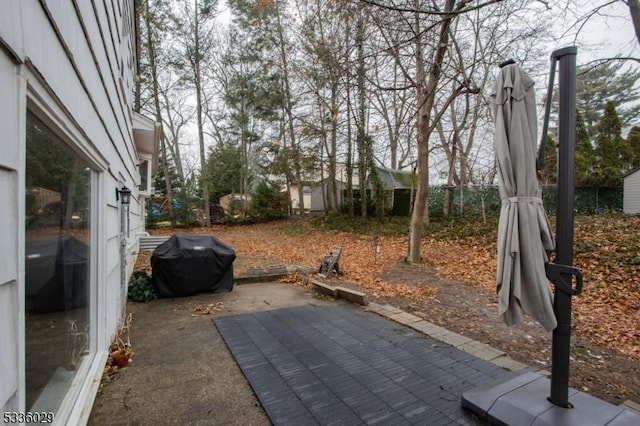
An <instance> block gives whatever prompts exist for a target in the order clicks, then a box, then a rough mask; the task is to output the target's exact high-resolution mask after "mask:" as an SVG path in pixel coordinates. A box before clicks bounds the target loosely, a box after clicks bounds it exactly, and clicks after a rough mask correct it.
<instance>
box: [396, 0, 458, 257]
mask: <svg viewBox="0 0 640 426" xmlns="http://www.w3.org/2000/svg"><path fill="white" fill-rule="evenodd" d="M453 5H454V0H447V1H446V4H445V8H444V11H445V13H447V12H451V11H452V10H453ZM453 17H454V15H451V14H450V15H445V16H444V17H443V20H442V23H441V24H440V34H439V36H438V43H437V46H438V47H437V48H436V52H435V55H434V57H433V61H432V64H431V71H430V72H429V80H428V82H427V84H426V87H425V85H424V81H425V76H424V58H423V56H424V55H423V52H422V45H421V42H422V39H421V37H416V61H417V64H416V65H417V71H416V80H417V83H418V87H417V91H418V118H417V120H418V122H417V132H418V135H417V136H418V137H417V139H418V192H417V194H416V199H415V201H414V206H413V213H412V215H411V224H410V235H409V253H408V256H407V262H409V263H418V262H420V261H421V247H420V243H421V242H422V233H423V230H424V226H425V225H426V226H428V225H429V209H428V206H427V201H428V198H429V145H428V144H429V134H428V130H429V120H430V117H431V111H432V110H433V106H434V103H435V97H436V88H437V87H438V82H439V80H440V75H441V72H442V70H441V67H442V64H443V61H444V55H445V54H446V53H447V50H448V42H449V27H450V26H451V21H452V19H453ZM415 21H416V29H417V31H416V33H417V34H420V33H421V32H420V31H419V22H420V16H419V14H418V13H416V15H415Z"/></svg>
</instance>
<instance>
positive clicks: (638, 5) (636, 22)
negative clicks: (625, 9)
mask: <svg viewBox="0 0 640 426" xmlns="http://www.w3.org/2000/svg"><path fill="white" fill-rule="evenodd" d="M627 4H628V5H629V14H630V15H631V20H632V21H633V29H634V30H635V33H636V40H637V41H638V43H639V44H640V1H639V0H627Z"/></svg>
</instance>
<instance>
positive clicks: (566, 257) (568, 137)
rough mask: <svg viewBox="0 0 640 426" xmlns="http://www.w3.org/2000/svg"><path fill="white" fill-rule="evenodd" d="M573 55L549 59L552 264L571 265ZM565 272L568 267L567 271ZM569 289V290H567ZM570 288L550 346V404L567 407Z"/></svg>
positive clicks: (568, 278) (569, 51) (558, 298)
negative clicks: (553, 102)
mask: <svg viewBox="0 0 640 426" xmlns="http://www.w3.org/2000/svg"><path fill="white" fill-rule="evenodd" d="M576 55H577V48H576V47H575V46H570V47H566V48H564V49H559V50H556V51H554V52H553V53H552V55H551V56H552V60H558V61H559V62H560V67H559V81H558V90H559V95H560V96H559V97H560V108H559V117H558V120H559V123H558V130H559V137H558V146H559V148H558V150H559V153H558V183H557V191H558V193H557V195H558V197H557V207H556V264H558V265H572V263H573V204H574V179H575V146H576ZM568 269H569V268H568ZM560 275H561V277H562V278H563V281H565V282H568V283H569V286H571V284H570V283H571V282H572V280H573V277H572V273H571V271H562V272H560ZM567 290H569V291H567ZM572 294H575V292H572V291H571V289H566V288H564V289H563V288H562V287H561V286H557V285H556V288H555V297H554V305H553V310H554V313H555V315H556V319H557V321H558V326H557V328H556V329H555V330H553V340H552V346H551V394H550V396H549V401H551V402H552V403H553V404H555V405H558V406H561V407H565V408H570V407H571V404H570V403H569V350H570V343H571V296H572Z"/></svg>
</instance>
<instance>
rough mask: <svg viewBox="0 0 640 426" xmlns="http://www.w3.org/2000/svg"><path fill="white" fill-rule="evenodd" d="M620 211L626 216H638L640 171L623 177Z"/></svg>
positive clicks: (639, 210)
mask: <svg viewBox="0 0 640 426" xmlns="http://www.w3.org/2000/svg"><path fill="white" fill-rule="evenodd" d="M623 185H624V190H623V194H624V195H623V201H622V211H623V212H624V213H626V214H640V169H637V170H634V171H632V172H631V173H628V174H627V175H626V176H625V177H624V184H623Z"/></svg>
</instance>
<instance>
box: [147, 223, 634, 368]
mask: <svg viewBox="0 0 640 426" xmlns="http://www.w3.org/2000/svg"><path fill="white" fill-rule="evenodd" d="M489 225H491V224H489ZM467 226H469V225H467ZM453 228H454V226H452V227H451V229H446V228H440V229H438V230H435V231H434V232H433V233H431V235H427V236H426V237H425V239H424V242H423V244H422V250H423V251H422V253H423V258H424V259H425V260H426V261H428V262H429V263H430V264H431V265H433V266H434V267H435V269H436V270H437V272H438V273H439V274H440V275H441V276H443V277H447V278H449V279H454V280H462V281H465V282H468V283H470V284H472V285H476V286H479V287H481V288H482V289H484V290H487V291H494V286H495V284H494V283H495V271H496V257H495V253H496V237H495V227H492V226H488V227H487V226H485V227H484V228H483V227H482V226H476V227H473V226H472V228H473V229H476V230H478V229H479V230H480V231H476V232H473V231H470V232H464V231H463V232H460V229H453ZM485 229H486V231H484V230H485ZM151 232H152V233H154V234H163V235H172V234H173V233H206V231H205V229H203V228H193V229H189V230H185V229H170V228H164V229H156V230H152V231H151ZM210 232H211V233H212V234H213V235H215V236H216V237H218V238H220V239H221V240H223V241H225V242H226V243H227V244H229V245H231V246H232V247H233V248H234V249H235V250H236V252H237V254H238V257H239V258H242V257H250V258H261V259H265V261H268V260H272V261H274V262H276V261H277V262H284V263H291V264H299V265H306V266H313V267H316V266H317V265H318V264H319V262H320V260H321V259H322V257H323V256H324V255H325V254H327V253H328V251H329V249H330V248H331V247H332V246H341V247H342V249H343V254H342V256H341V259H340V260H341V264H342V265H348V266H347V267H343V268H342V269H344V272H345V274H344V276H343V277H342V279H343V280H345V281H351V282H355V283H357V284H359V285H360V286H361V287H362V288H364V289H366V290H368V291H369V292H370V293H371V295H372V296H374V297H378V296H379V297H411V298H413V299H415V301H416V302H426V301H427V300H428V299H429V298H430V297H431V296H432V295H433V293H434V291H433V289H431V288H429V287H426V286H413V285H411V284H403V283H393V285H390V284H391V283H389V282H386V281H384V280H383V279H382V278H381V276H382V272H383V271H385V270H386V269H388V268H390V267H391V266H392V265H394V264H395V263H397V262H398V261H400V260H402V259H404V257H405V255H406V252H407V238H406V237H393V236H384V235H380V233H369V234H357V233H350V232H335V231H327V230H317V229H315V228H313V227H312V226H310V225H309V224H308V223H306V222H302V221H299V220H297V221H286V222H273V223H269V224H258V225H246V226H233V227H228V226H215V227H213V228H211V231H210ZM574 253H575V264H576V266H578V267H579V269H580V270H581V271H582V273H583V275H584V283H585V284H584V292H583V293H582V295H580V296H579V297H574V298H573V301H574V302H573V304H574V305H573V317H574V321H575V324H574V328H575V330H576V331H577V332H578V333H579V334H581V335H582V336H584V337H586V338H587V339H589V340H591V341H593V342H594V343H596V344H598V345H601V346H604V347H609V348H614V349H617V350H618V351H620V352H622V353H624V354H626V355H627V356H629V357H632V358H634V359H638V360H640V217H633V216H623V215H604V216H582V217H578V218H577V219H576V226H575V245H574Z"/></svg>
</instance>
